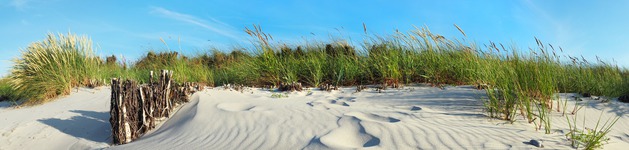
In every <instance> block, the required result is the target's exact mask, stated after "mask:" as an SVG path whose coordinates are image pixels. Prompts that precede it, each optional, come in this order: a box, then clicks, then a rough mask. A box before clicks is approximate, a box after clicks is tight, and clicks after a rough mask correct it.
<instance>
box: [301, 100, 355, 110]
mask: <svg viewBox="0 0 629 150" xmlns="http://www.w3.org/2000/svg"><path fill="white" fill-rule="evenodd" d="M306 104H307V105H308V106H310V107H312V108H314V109H318V110H329V109H330V108H331V107H334V106H343V107H349V106H350V105H349V103H348V102H346V101H345V100H342V99H335V100H316V101H312V102H308V103H306Z"/></svg>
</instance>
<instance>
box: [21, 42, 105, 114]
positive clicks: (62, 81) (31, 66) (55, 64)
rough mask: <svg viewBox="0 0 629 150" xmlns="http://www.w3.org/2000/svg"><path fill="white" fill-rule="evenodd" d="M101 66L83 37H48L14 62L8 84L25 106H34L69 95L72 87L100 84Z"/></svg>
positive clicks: (32, 46) (29, 48)
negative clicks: (22, 98) (23, 101)
mask: <svg viewBox="0 0 629 150" xmlns="http://www.w3.org/2000/svg"><path fill="white" fill-rule="evenodd" d="M101 64H102V60H101V59H100V58H98V57H96V56H95V55H94V51H93V49H92V41H91V40H90V39H89V38H87V37H86V36H77V35H74V34H67V35H64V34H59V35H54V34H48V36H47V37H46V39H45V40H43V41H40V42H35V43H33V44H31V45H30V46H28V47H27V48H26V49H24V50H22V55H21V57H20V58H18V59H15V60H14V66H13V70H12V72H11V76H10V82H11V84H12V85H13V87H14V88H15V89H16V91H17V92H19V93H20V94H18V95H23V96H24V97H25V98H27V99H29V101H27V103H26V104H37V103H41V102H44V101H46V100H49V99H51V98H54V97H56V96H57V95H65V94H69V93H70V91H71V89H72V88H73V87H77V86H96V85H98V84H100V83H98V80H97V79H98V78H99V69H100V65H101Z"/></svg>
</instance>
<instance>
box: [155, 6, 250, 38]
mask: <svg viewBox="0 0 629 150" xmlns="http://www.w3.org/2000/svg"><path fill="white" fill-rule="evenodd" d="M151 13H154V14H158V15H161V16H164V17H167V18H170V19H174V20H178V21H182V22H186V23H189V24H192V25H196V26H199V27H203V28H205V29H208V30H210V31H212V32H215V33H218V34H220V35H223V36H226V37H229V38H232V39H236V40H241V39H242V37H241V36H239V34H238V33H237V31H236V30H235V29H234V27H232V26H231V25H229V24H227V23H224V22H221V21H219V20H217V19H215V18H211V17H209V18H208V19H209V20H205V19H201V18H197V17H195V16H192V15H188V14H184V13H179V12H175V11H172V10H168V9H165V8H162V7H152V9H151Z"/></svg>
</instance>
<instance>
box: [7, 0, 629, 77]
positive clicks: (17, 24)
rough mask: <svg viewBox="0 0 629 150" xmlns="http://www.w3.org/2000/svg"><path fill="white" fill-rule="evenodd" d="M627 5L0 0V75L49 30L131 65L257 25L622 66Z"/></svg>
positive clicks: (291, 35) (238, 39) (302, 35)
mask: <svg viewBox="0 0 629 150" xmlns="http://www.w3.org/2000/svg"><path fill="white" fill-rule="evenodd" d="M627 8H629V1H624V0H610V1H605V2H597V1H591V0H572V1H559V0H556V1H541V0H540V1H533V0H513V1H494V0H492V1H489V0H487V1H483V0H479V1H458V0H442V1H438V2H437V1H422V0H400V1H388V0H372V1H344V0H316V1H314V0H313V1H304V0H297V1H286V0H274V1H243V0H230V1H213V0H198V1H196V0H195V1H186V2H181V1H176V2H175V1H95V0H0V52H1V53H2V55H0V74H7V73H8V70H9V69H10V66H11V64H12V63H11V62H10V60H11V59H13V58H16V57H18V56H19V50H20V49H23V48H25V47H27V46H28V45H29V43H31V42H35V41H39V40H42V39H44V37H45V35H46V34H47V33H49V32H52V33H59V32H60V33H67V32H69V31H70V32H73V33H76V34H82V35H88V36H89V37H91V38H92V40H93V41H94V43H95V45H97V50H98V51H97V53H98V54H99V55H101V56H105V55H112V54H113V55H118V56H121V55H122V56H124V57H125V59H127V60H136V59H137V58H139V57H140V56H141V55H143V54H145V52H147V51H148V50H150V49H165V48H166V46H165V45H164V44H163V43H162V42H161V41H160V40H159V39H160V38H163V39H164V40H165V41H167V43H168V48H170V49H173V50H180V49H181V50H182V51H184V53H189V54H192V53H195V52H200V51H204V50H207V49H209V48H210V47H217V48H229V47H232V46H237V45H247V44H249V43H250V38H249V37H248V36H247V35H246V34H245V32H243V29H244V28H245V27H251V25H252V24H257V25H260V26H262V28H263V30H264V31H265V32H267V33H270V34H271V35H273V37H274V39H275V40H276V41H284V42H293V43H295V42H303V41H304V39H317V40H324V41H325V40H327V39H329V38H330V37H343V38H346V39H352V40H354V41H357V42H360V41H361V40H362V39H363V38H364V36H365V34H364V33H363V27H362V24H363V23H365V24H366V25H367V28H368V32H369V34H380V35H382V34H390V33H393V31H395V30H396V29H398V30H400V31H408V30H412V29H413V28H414V27H413V25H415V26H427V27H428V28H430V30H431V31H432V32H433V33H437V34H441V35H444V36H445V37H450V38H461V37H462V35H461V34H460V33H459V31H458V30H457V29H456V28H455V27H454V26H453V24H457V25H458V26H460V27H461V28H463V30H465V32H466V34H467V39H468V40H471V41H476V42H477V43H478V44H481V45H482V44H483V43H488V41H490V40H491V41H494V42H500V43H505V44H515V45H517V47H520V48H522V49H526V48H527V47H529V46H533V45H534V44H535V40H534V38H533V37H538V38H539V39H540V40H542V41H544V42H546V43H551V44H553V45H555V46H561V47H563V49H564V50H565V51H566V53H567V54H570V55H574V56H579V55H583V56H584V57H586V58H589V59H594V58H595V55H597V56H599V57H601V58H603V59H604V60H607V61H612V59H613V60H615V61H616V63H617V64H618V65H620V66H623V67H629V59H628V56H629V51H628V46H629V44H627V43H629V28H628V27H629V19H627V14H629V9H627Z"/></svg>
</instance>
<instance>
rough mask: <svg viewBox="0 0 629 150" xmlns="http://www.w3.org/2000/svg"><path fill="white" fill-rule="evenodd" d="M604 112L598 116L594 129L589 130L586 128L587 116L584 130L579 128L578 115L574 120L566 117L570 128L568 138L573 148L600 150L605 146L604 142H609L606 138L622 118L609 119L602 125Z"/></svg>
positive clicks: (584, 117)
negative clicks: (597, 149) (599, 149)
mask: <svg viewBox="0 0 629 150" xmlns="http://www.w3.org/2000/svg"><path fill="white" fill-rule="evenodd" d="M603 112H604V111H601V114H600V115H599V116H598V121H596V125H595V126H594V128H587V127H586V126H585V120H586V116H585V115H584V116H583V125H582V126H581V127H582V128H579V127H578V126H577V115H576V114H575V115H573V117H572V119H571V118H569V117H568V116H566V120H567V121H568V126H569V131H568V133H567V134H566V138H567V139H568V140H569V141H570V144H571V146H572V147H574V148H576V149H579V148H581V146H583V149H587V150H591V149H596V148H600V147H602V146H603V144H604V142H607V141H609V138H608V137H606V136H607V134H608V133H609V132H610V131H611V129H612V127H613V126H614V125H615V124H616V122H617V121H618V120H619V119H620V116H617V117H612V118H608V119H607V120H606V121H605V123H603V124H601V119H602V118H603V117H602V116H603Z"/></svg>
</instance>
